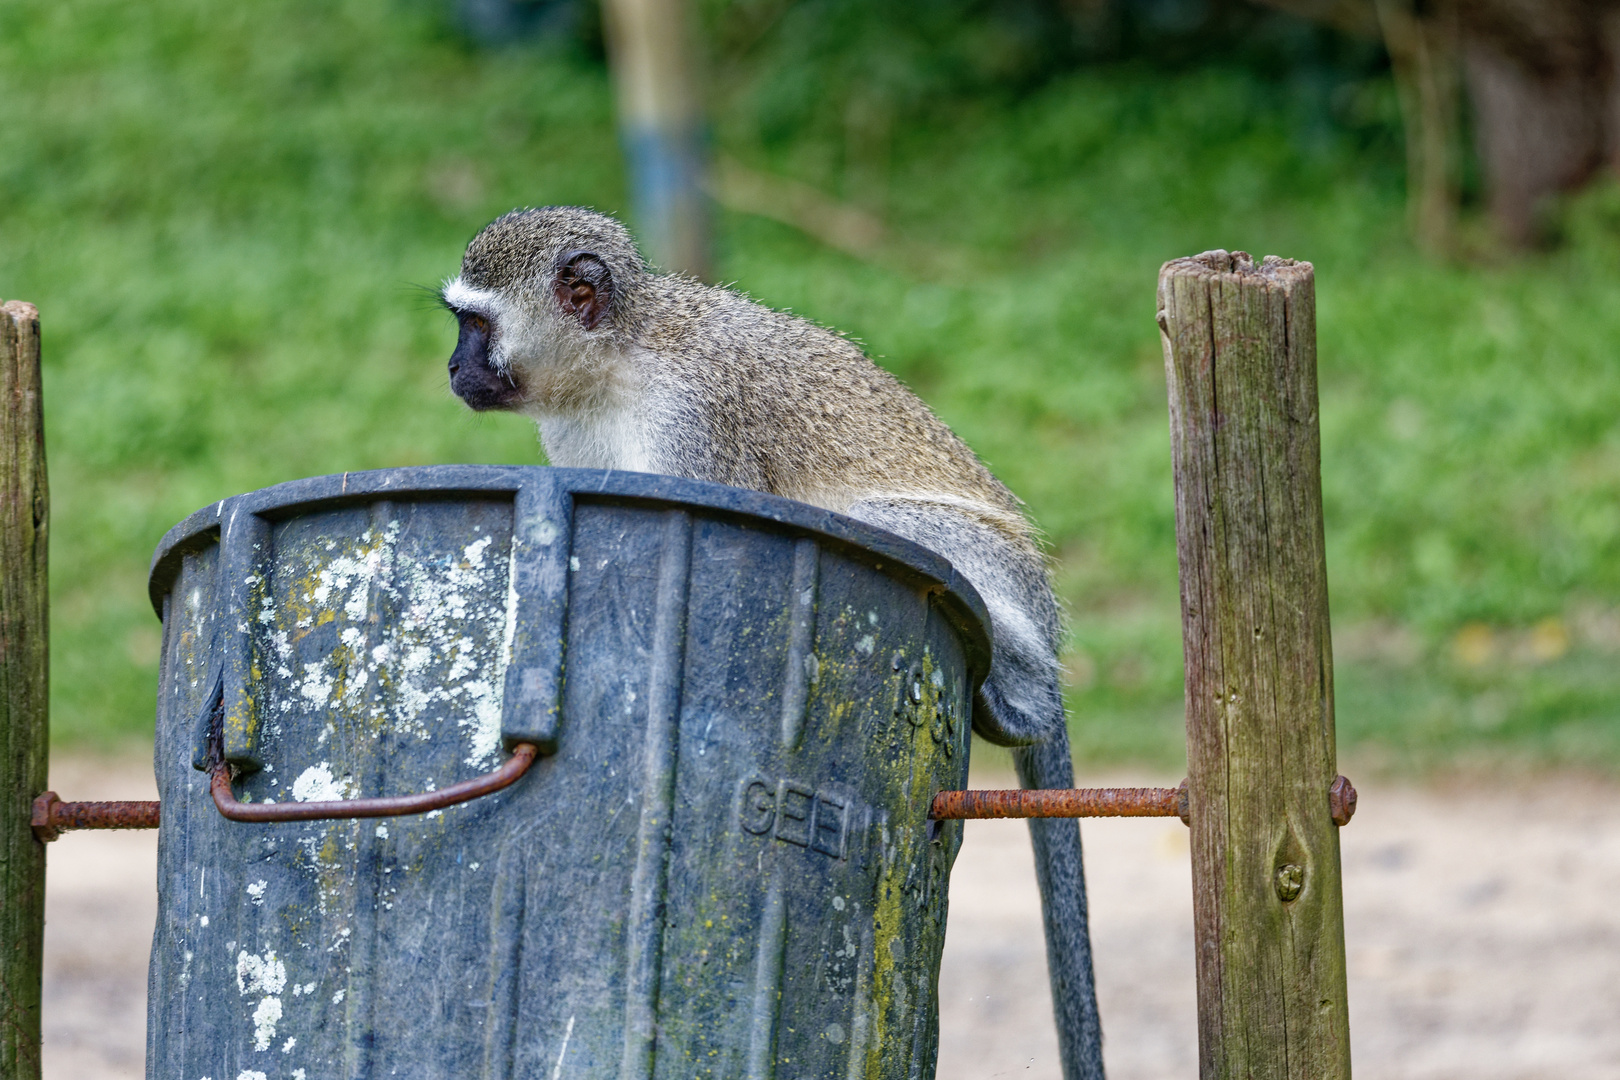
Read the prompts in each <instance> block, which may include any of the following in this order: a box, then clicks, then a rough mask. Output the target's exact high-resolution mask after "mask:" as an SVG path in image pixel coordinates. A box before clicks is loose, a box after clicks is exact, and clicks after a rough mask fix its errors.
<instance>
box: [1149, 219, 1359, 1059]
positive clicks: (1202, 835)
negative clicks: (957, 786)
mask: <svg viewBox="0 0 1620 1080" xmlns="http://www.w3.org/2000/svg"><path fill="white" fill-rule="evenodd" d="M1313 274H1314V271H1313V270H1312V267H1311V264H1310V263H1305V262H1294V261H1293V260H1289V259H1278V258H1275V257H1268V258H1266V260H1265V261H1264V262H1263V263H1261V264H1260V265H1258V266H1256V265H1255V263H1254V261H1253V260H1252V259H1251V258H1250V257H1249V256H1248V255H1247V254H1246V253H1243V252H1237V253H1235V254H1228V253H1227V252H1225V251H1212V252H1206V253H1205V254H1203V255H1198V256H1195V257H1193V258H1189V259H1177V260H1175V261H1173V262H1169V263H1166V264H1165V265H1164V268H1163V269H1162V270H1161V271H1160V274H1159V327H1160V330H1161V332H1162V334H1163V341H1164V354H1165V371H1166V375H1167V376H1168V379H1169V385H1170V435H1171V444H1172V453H1173V456H1174V460H1175V484H1176V542H1177V549H1178V554H1179V557H1180V562H1181V606H1182V632H1183V638H1184V646H1185V650H1186V657H1187V757H1188V762H1187V766H1188V796H1189V805H1190V810H1191V824H1192V871H1193V920H1194V941H1195V943H1196V949H1197V954H1198V1056H1199V1075H1200V1076H1201V1077H1202V1078H1204V1080H1217V1078H1219V1080H1227V1078H1239V1077H1241V1078H1244V1080H1251V1078H1252V1080H1273V1078H1275V1080H1283V1078H1289V1080H1347V1078H1348V1077H1349V1076H1350V1025H1349V1016H1348V1012H1347V1009H1346V994H1345V961H1344V904H1343V896H1342V894H1341V891H1340V874H1339V837H1338V832H1337V829H1336V827H1335V825H1334V820H1333V811H1331V810H1330V806H1329V787H1330V785H1332V784H1333V783H1334V779H1335V775H1336V771H1337V770H1336V764H1335V761H1334V737H1333V656H1332V647H1331V643H1330V641H1329V636H1328V597H1327V564H1326V559H1325V557H1324V553H1323V546H1322V488H1321V449H1320V439H1319V432H1318V427H1317V394H1316V297H1315V287H1314V278H1313Z"/></svg>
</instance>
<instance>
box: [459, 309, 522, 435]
mask: <svg viewBox="0 0 1620 1080" xmlns="http://www.w3.org/2000/svg"><path fill="white" fill-rule="evenodd" d="M451 310H452V311H454V312H455V315H456V319H457V320H458V321H459V322H460V323H461V333H460V336H459V337H457V339H456V351H455V352H453V353H451V354H450V389H451V390H452V391H454V392H455V394H456V396H457V397H459V398H460V399H461V400H462V401H465V402H466V403H467V405H468V406H469V407H470V408H473V409H476V410H477V411H479V412H485V411H487V410H489V409H512V408H516V407H517V406H518V405H520V404H521V403H522V400H523V391H522V389H521V388H520V387H519V386H518V381H517V379H516V378H515V377H514V376H513V374H512V372H511V371H510V370H508V369H507V368H506V367H505V366H504V365H497V364H496V363H495V362H494V361H493V360H492V359H491V356H490V341H491V338H492V337H493V336H494V333H493V332H494V329H495V327H494V324H493V323H492V321H491V320H490V317H489V316H487V315H484V314H482V313H480V312H478V311H473V310H468V309H465V308H462V309H456V308H452V309H451Z"/></svg>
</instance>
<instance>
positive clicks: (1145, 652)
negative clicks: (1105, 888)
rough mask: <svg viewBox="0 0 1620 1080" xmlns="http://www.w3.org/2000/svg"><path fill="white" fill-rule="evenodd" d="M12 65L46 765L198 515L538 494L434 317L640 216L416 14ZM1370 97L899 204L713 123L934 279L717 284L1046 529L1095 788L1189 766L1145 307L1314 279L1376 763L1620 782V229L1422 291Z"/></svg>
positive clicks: (1032, 130)
mask: <svg viewBox="0 0 1620 1080" xmlns="http://www.w3.org/2000/svg"><path fill="white" fill-rule="evenodd" d="M0 22H3V24H4V25H5V26H6V28H7V29H6V33H5V35H3V36H0V296H3V297H6V298H24V299H29V300H32V301H34V302H36V303H38V304H39V305H40V308H41V310H42V312H43V317H44V320H45V334H46V338H45V340H46V350H47V351H46V395H47V397H46V401H47V405H46V408H47V425H48V442H49V446H48V452H49V455H50V462H51V476H52V483H53V498H54V515H53V521H52V525H53V543H52V588H53V596H54V614H53V620H54V621H53V627H54V631H55V649H54V661H53V709H54V715H53V723H54V727H55V731H56V734H57V737H58V740H59V741H64V742H66V743H69V744H72V745H80V746H82V745H86V744H92V743H95V744H102V743H108V742H115V741H123V740H132V739H138V738H140V737H142V736H143V735H144V734H145V733H147V732H149V730H150V723H151V720H150V717H151V709H152V697H153V692H154V686H155V677H156V666H155V664H156V645H157V628H156V621H155V619H154V618H153V617H152V614H151V611H150V608H149V607H148V606H147V604H146V600H145V595H144V594H145V572H146V561H147V558H148V556H149V554H150V552H151V550H152V547H153V545H154V544H155V543H156V541H157V539H158V538H159V537H160V536H161V535H162V533H163V532H164V530H165V529H166V528H167V527H168V526H169V525H171V524H172V523H173V522H175V521H176V520H178V519H179V518H180V517H182V516H184V515H185V514H186V513H188V512H190V511H191V510H193V509H195V508H196V507H197V506H200V505H202V504H204V503H207V502H210V501H212V500H215V499H218V498H220V497H222V496H226V495H230V494H234V493H236V492H240V491H244V490H249V489H252V488H256V487H260V486H263V485H266V484H272V483H276V482H278V481H282V480H288V479H293V478H296V477H301V476H308V475H314V474H319V473H327V472H335V471H340V470H344V469H361V468H373V467H380V466H390V465H402V464H423V463H434V462H453V461H487V462H532V461H535V460H537V454H538V451H537V447H536V443H535V439H534V435H533V432H532V430H531V429H530V428H529V427H528V426H527V425H526V424H525V423H523V422H522V421H519V420H517V419H515V418H509V417H475V416H473V415H471V414H470V413H468V412H466V411H465V410H464V409H463V408H462V407H461V406H460V405H459V404H458V403H457V402H455V401H454V400H453V399H452V397H451V396H450V394H449V393H448V390H447V388H446V380H445V375H444V369H443V360H444V358H445V356H446V355H447V354H448V351H449V348H450V346H451V344H452V336H453V335H452V328H451V326H450V325H449V324H448V323H447V321H446V319H445V317H444V316H443V314H442V313H439V312H437V311H435V310H433V309H432V307H431V305H430V304H429V303H427V302H426V298H425V295H424V294H423V293H422V292H421V290H420V289H418V288H416V286H419V285H422V284H432V283H434V282H436V281H437V280H439V279H440V278H441V277H443V276H444V275H446V274H448V273H450V272H452V271H453V270H454V268H455V267H456V264H457V260H458V257H459V253H460V249H461V247H462V245H463V244H464V243H465V241H466V239H467V238H468V237H469V236H470V235H471V234H472V233H473V232H474V231H476V229H477V228H478V227H479V226H480V225H482V224H483V223H484V222H485V221H487V220H488V219H489V218H491V217H493V216H494V215H495V214H497V213H499V212H501V211H503V210H506V209H508V208H510V207H512V206H515V205H520V204H530V205H535V204H543V203H557V202H578V203H586V204H590V205H594V206H597V207H599V208H602V209H606V210H610V211H620V210H622V209H623V207H624V191H625V184H624V178H623V176H622V166H621V163H620V160H619V155H618V150H617V142H616V139H615V136H614V132H613V128H612V109H611V100H610V97H609V87H608V83H607V79H606V76H605V73H604V72H603V71H602V70H601V68H600V66H599V65H597V64H596V63H594V62H592V61H591V60H589V59H587V58H583V57H580V56H577V55H574V54H572V53H570V52H568V51H566V50H546V49H541V48H522V49H512V50H505V51H500V52H494V53H488V52H483V53H480V52H476V51H472V50H470V49H468V48H467V47H465V46H464V45H463V44H461V43H459V42H458V41H457V40H456V39H455V38H454V37H453V36H451V35H449V34H448V33H446V32H445V31H444V29H443V27H442V24H441V22H440V20H439V19H438V18H437V17H436V16H435V15H434V14H433V13H432V12H431V11H430V10H428V9H427V8H426V7H424V6H422V5H419V4H418V5H410V4H402V3H393V4H389V3H380V2H372V3H360V2H349V3H341V2H339V3H314V2H308V0H264V2H262V3H257V4H253V5H229V4H225V3H222V2H218V0H211V2H204V0H152V2H150V3H147V4H142V5H129V4H123V3H115V2H111V0H60V2H53V3H45V2H40V0H0ZM738 85H742V83H741V82H739V83H738ZM1350 90H1351V91H1352V92H1353V94H1354V100H1353V101H1352V103H1351V105H1352V108H1351V111H1352V112H1353V113H1356V114H1357V115H1360V116H1361V117H1362V118H1363V122H1362V123H1361V125H1360V127H1359V128H1356V129H1355V130H1350V129H1348V128H1345V127H1344V126H1343V125H1341V126H1339V127H1332V126H1329V127H1327V128H1323V126H1322V125H1321V124H1320V123H1315V122H1313V120H1312V117H1311V116H1310V115H1307V113H1306V112H1305V111H1303V110H1302V108H1301V107H1300V106H1298V105H1295V104H1292V103H1291V102H1292V98H1291V96H1290V94H1289V93H1288V92H1287V87H1286V85H1285V84H1282V83H1276V82H1268V81H1265V80H1262V79H1260V78H1258V77H1257V76H1255V75H1253V74H1250V73H1246V72H1244V71H1241V70H1220V69H1211V70H1200V71H1192V72H1187V73H1182V74H1166V73H1164V72H1157V73H1155V72H1149V71H1145V70H1139V69H1134V68H1130V67H1118V66H1116V67H1110V68H1107V69H1094V70H1089V71H1082V72H1079V73H1077V74H1074V75H1071V76H1069V77H1066V78H1064V79H1062V80H1059V81H1057V82H1055V83H1052V84H1049V85H1048V86H1046V87H1045V88H1044V89H1042V90H1040V91H1038V92H1036V93H1034V94H1032V95H1030V96H1026V97H1023V98H1020V99H1016V100H1010V99H996V100H989V99H982V100H968V101H963V102H961V103H959V105H958V107H955V108H952V109H941V110H934V111H933V112H932V113H930V116H931V117H932V118H929V119H922V120H918V121H916V122H915V123H908V124H906V125H901V127H900V129H899V130H898V132H897V134H896V135H895V136H894V138H893V145H892V147H891V149H890V150H889V152H888V153H887V154H886V155H884V156H883V157H882V158H881V159H880V160H879V161H878V162H877V164H876V165H874V164H873V162H872V161H871V160H863V159H859V157H858V155H856V156H852V155H851V154H850V153H848V152H846V151H847V150H848V147H846V146H843V145H841V144H839V143H838V142H836V141H829V140H831V136H827V135H825V134H813V133H800V134H798V135H794V134H793V133H791V132H789V133H788V134H786V135H784V134H782V133H781V132H780V131H778V130H775V129H771V130H769V131H766V130H765V128H764V127H762V126H761V122H760V121H759V118H758V116H757V114H756V111H751V109H752V104H751V101H750V99H749V98H748V97H747V96H746V95H739V94H731V95H726V96H722V98H721V101H722V105H721V107H720V108H719V109H718V111H717V113H718V114H717V116H716V123H715V128H716V139H717V142H718V143H719V144H720V146H721V147H722V148H723V149H724V150H726V151H727V152H728V153H731V154H733V155H735V156H737V157H739V158H742V159H743V160H745V161H747V162H749V163H751V164H753V165H754V166H756V167H758V168H761V169H766V170H774V171H778V172H781V173H784V174H790V175H794V176H796V177H799V178H801V179H804V180H806V181H808V182H811V183H814V184H816V185H818V186H820V187H822V188H824V189H825V190H827V191H829V192H832V193H834V194H838V195H841V196H844V197H849V198H855V199H859V200H863V201H866V202H868V203H869V204H872V205H874V206H877V207H879V208H881V210H882V211H883V213H884V215H885V217H886V219H887V220H888V221H889V222H890V223H891V224H892V225H893V227H894V229H895V230H896V232H897V233H898V235H900V236H901V237H902V238H903V239H904V244H903V245H898V246H897V247H896V249H895V251H894V252H893V253H892V255H891V254H884V255H880V256H878V257H876V258H874V259H872V260H870V261H859V260H855V259H852V258H849V257H847V256H844V255H840V254H838V253H836V252H833V251H830V250H828V249H826V248H824V247H821V246H819V245H818V244H816V243H815V242H814V241H812V240H810V239H808V238H807V237H805V236H803V235H801V234H799V233H797V232H794V231H793V230H791V229H788V228H786V227H784V226H781V225H778V224H775V223H772V222H769V221H765V220H761V219H757V218H751V217H744V216H737V215H722V217H721V219H720V246H721V260H720V261H721V266H722V269H723V272H724V274H725V276H726V278H727V280H730V281H735V282H737V283H738V284H739V286H740V287H742V288H745V289H747V290H748V291H749V292H750V293H751V294H753V295H754V296H756V297H757V298H759V299H761V300H763V301H765V302H767V303H770V304H773V305H777V306H783V307H791V308H793V309H794V310H796V311H799V312H801V313H805V314H808V315H809V316H811V317H813V318H815V319H817V320H819V321H821V322H824V323H827V324H829V325H834V326H837V327H839V328H841V329H844V330H846V331H849V332H850V333H852V334H854V335H856V336H858V337H859V338H861V339H862V340H864V341H865V342H866V343H867V344H868V346H869V347H870V349H871V351H872V352H873V353H874V354H875V355H879V356H881V357H882V362H883V363H885V364H887V365H888V366H890V367H891V368H892V369H893V370H895V371H896V372H897V373H898V374H900V375H901V376H902V377H903V378H904V379H906V380H907V381H908V382H909V383H910V384H911V385H913V386H914V387H916V388H917V389H918V390H919V392H921V393H922V394H923V395H924V396H925V397H926V398H927V399H928V400H929V401H930V402H931V403H932V404H933V405H934V406H935V408H936V409H937V410H938V411H939V412H940V413H941V415H942V416H944V417H945V419H946V420H948V421H949V422H950V423H951V424H952V425H953V426H955V427H956V428H957V430H959V431H960V432H961V433H962V434H963V435H964V436H965V437H966V438H967V439H968V440H969V441H970V442H971V443H972V444H973V445H974V446H975V447H976V448H977V449H978V450H979V451H980V452H981V453H982V454H983V456H984V457H985V458H986V460H987V461H989V462H990V464H991V465H992V467H993V468H995V469H996V470H997V471H998V472H999V473H1000V474H1001V475H1002V476H1003V477H1004V478H1005V479H1006V480H1007V481H1008V482H1009V483H1010V484H1011V485H1012V487H1013V488H1014V489H1015V490H1017V491H1018V492H1020V494H1022V495H1023V496H1024V497H1025V498H1026V499H1027V500H1028V502H1029V505H1030V508H1031V510H1032V512H1033V513H1034V515H1035V516H1036V517H1037V519H1038V520H1039V521H1040V522H1041V524H1042V526H1043V527H1044V528H1045V530H1046V532H1047V534H1048V536H1049V538H1050V539H1051V542H1052V545H1053V549H1054V551H1055V553H1056V554H1057V556H1058V559H1059V581H1060V585H1061V589H1062V592H1063V594H1064V597H1065V599H1066V601H1067V603H1068V604H1069V607H1070V612H1071V616H1072V621H1073V648H1072V652H1071V655H1070V668H1071V674H1072V682H1073V697H1072V703H1073V705H1074V708H1075V714H1076V718H1077V719H1076V733H1077V741H1078V744H1079V746H1080V748H1081V751H1082V753H1083V754H1084V755H1086V756H1087V758H1088V759H1090V760H1093V761H1099V762H1101V761H1142V762H1147V763H1154V764H1158V765H1161V766H1164V767H1174V766H1175V765H1176V764H1177V762H1178V759H1179V755H1180V730H1179V725H1180V720H1179V697H1180V679H1181V661H1180V641H1179V629H1178V620H1177V609H1176V603H1177V602H1176V564H1175V550H1174V514H1173V503H1172V499H1171V486H1170V471H1169V446H1168V436H1167V433H1166V427H1165V415H1164V384H1163V373H1162V367H1161V360H1160V357H1159V351H1158V350H1159V347H1158V342H1157V332H1156V330H1155V328H1154V325H1153V307H1154V305H1153V295H1154V294H1153V289H1154V279H1155V274H1156V271H1157V268H1158V266H1159V264H1160V263H1161V262H1163V261H1164V260H1166V259H1168V258H1172V257H1175V256H1179V255H1185V254H1191V253H1194V252H1197V251H1201V250H1205V249H1207V248H1212V247H1227V248H1240V247H1241V248H1245V249H1247V250H1251V251H1253V252H1255V254H1257V255H1259V254H1264V253H1273V254H1281V255H1288V256H1294V257H1299V258H1307V259H1310V260H1312V261H1313V262H1315V264H1316V267H1317V272H1318V293H1319V308H1320V352H1321V366H1322V381H1321V387H1322V404H1323V410H1322V424H1323V463H1324V486H1325V496H1326V512H1327V529H1328V543H1329V548H1328V565H1329V573H1330V578H1331V589H1332V595H1333V602H1334V616H1335V631H1336V637H1337V641H1338V689H1339V709H1338V715H1339V727H1340V732H1341V741H1342V743H1343V744H1344V746H1345V747H1346V749H1347V751H1348V752H1349V753H1351V754H1352V755H1359V756H1360V758H1361V759H1363V760H1367V761H1377V762H1381V763H1385V764H1387V765H1388V766H1390V767H1393V768H1406V767H1412V768H1430V767H1436V766H1443V765H1446V764H1448V763H1453V762H1457V761H1460V760H1474V759H1483V760H1490V761H1508V760H1512V761H1521V762H1523V761H1528V762H1531V763H1533V764H1549V765H1560V764H1578V765H1589V766H1594V767H1598V768H1602V769H1615V768H1620V424H1617V422H1616V419H1615V418H1616V417H1617V416H1620V363H1617V362H1616V360H1615V359H1614V353H1615V345H1614V343H1615V342H1620V304H1617V303H1616V302H1615V301H1616V299H1617V298H1620V258H1617V256H1620V192H1616V191H1615V190H1612V189H1600V190H1598V191H1595V192H1593V193H1591V194H1589V195H1588V196H1586V197H1584V198H1583V199H1581V200H1580V201H1579V202H1577V203H1576V204H1574V205H1572V206H1571V207H1569V208H1567V212H1566V215H1565V233H1566V237H1567V242H1566V244H1565V245H1564V247H1563V248H1561V249H1560V250H1559V251H1558V252H1556V253H1554V254H1550V255H1541V256H1535V257H1530V258H1527V259H1524V260H1521V261H1518V262H1511V263H1509V262H1502V263H1497V264H1490V263H1481V264H1476V265H1459V266H1449V265H1437V264H1434V263H1430V262H1426V261H1424V260H1422V259H1420V258H1419V257H1417V256H1416V255H1414V254H1413V253H1412V251H1411V250H1410V249H1409V247H1408V245H1407V243H1406V241H1405V239H1404V231H1403V228H1402V195H1401V190H1400V169H1399V158H1398V132H1397V131H1396V129H1395V128H1394V127H1393V126H1392V121H1391V117H1392V116H1393V111H1392V110H1393V105H1392V101H1393V95H1392V93H1391V91H1390V89H1389V87H1388V86H1387V85H1385V84H1383V83H1382V82H1380V81H1378V80H1371V81H1368V82H1365V83H1360V84H1357V85H1355V86H1353V87H1351V88H1350ZM919 251H921V252H923V253H924V255H925V256H927V257H926V258H921V259H919V258H918V256H917V252H919Z"/></svg>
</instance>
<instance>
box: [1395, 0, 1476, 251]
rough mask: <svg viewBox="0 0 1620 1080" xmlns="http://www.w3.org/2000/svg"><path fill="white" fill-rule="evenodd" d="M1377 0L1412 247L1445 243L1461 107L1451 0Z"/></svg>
mask: <svg viewBox="0 0 1620 1080" xmlns="http://www.w3.org/2000/svg"><path fill="white" fill-rule="evenodd" d="M1424 6H1425V7H1426V8H1427V10H1426V11H1424V12H1423V13H1422V14H1420V13H1419V10H1418V0H1377V9H1378V23H1379V27H1380V29H1381V30H1382V31H1383V35H1384V45H1385V47H1386V48H1387V49H1388V50H1389V62H1390V67H1391V68H1392V69H1393V70H1394V74H1395V89H1396V92H1397V93H1398V94H1399V96H1400V100H1401V119H1402V122H1403V126H1404V127H1405V130H1406V216H1407V224H1408V226H1409V227H1410V228H1411V230H1412V235H1413V237H1414V238H1416V240H1417V242H1418V244H1419V246H1421V247H1422V248H1424V249H1425V250H1427V251H1429V252H1430V253H1431V254H1445V253H1447V252H1449V251H1450V250H1451V248H1452V239H1453V234H1454V232H1455V230H1456V223H1457V202H1458V196H1459V193H1460V191H1461V186H1460V184H1459V183H1458V176H1459V169H1458V165H1459V158H1460V157H1461V154H1460V152H1459V151H1460V147H1459V145H1458V142H1459V129H1460V126H1461V125H1460V120H1461V110H1460V108H1459V104H1460V103H1459V99H1458V94H1457V84H1458V52H1459V48H1458V45H1459V42H1458V33H1457V10H1456V6H1455V4H1454V3H1452V2H1451V0H1440V2H1437V3H1430V4H1427V5H1424Z"/></svg>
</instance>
